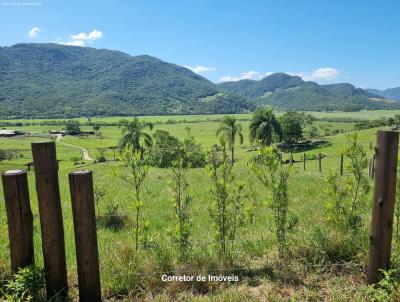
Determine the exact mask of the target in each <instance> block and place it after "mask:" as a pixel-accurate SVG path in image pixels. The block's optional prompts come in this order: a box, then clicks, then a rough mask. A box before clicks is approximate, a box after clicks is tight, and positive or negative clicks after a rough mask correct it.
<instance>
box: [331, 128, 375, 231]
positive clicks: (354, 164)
mask: <svg viewBox="0 0 400 302" xmlns="http://www.w3.org/2000/svg"><path fill="white" fill-rule="evenodd" d="M347 140H348V144H347V146H346V147H345V150H344V155H345V157H346V158H348V159H349V163H348V165H347V166H346V170H347V171H349V172H350V173H351V175H350V176H345V177H342V176H339V175H338V173H337V172H334V171H331V172H330V173H329V175H328V178H327V181H328V183H329V185H330V192H329V194H330V200H329V201H328V202H327V203H326V208H327V210H328V214H327V218H328V221H329V222H331V223H332V224H333V225H335V226H336V227H339V228H342V230H343V232H347V231H352V232H354V233H357V231H358V230H359V229H360V228H361V226H362V221H363V209H364V207H365V196H366V195H367V194H368V192H369V189H370V185H369V181H368V177H367V176H366V174H365V172H364V170H365V169H366V168H367V167H368V159H367V154H366V152H365V150H364V148H363V147H362V145H361V144H360V143H359V142H358V134H357V133H353V134H351V135H347Z"/></svg>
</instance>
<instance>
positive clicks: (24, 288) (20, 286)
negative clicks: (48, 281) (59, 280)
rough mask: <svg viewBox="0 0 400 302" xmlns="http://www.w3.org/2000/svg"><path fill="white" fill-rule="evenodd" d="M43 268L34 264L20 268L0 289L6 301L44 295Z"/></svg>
mask: <svg viewBox="0 0 400 302" xmlns="http://www.w3.org/2000/svg"><path fill="white" fill-rule="evenodd" d="M44 277H45V274H44V270H43V269H41V268H37V267H35V266H30V267H25V268H22V269H20V270H19V271H18V273H16V274H15V275H14V276H13V278H12V279H11V280H10V281H8V283H7V284H6V285H5V286H4V289H0V292H1V294H2V295H3V296H4V297H5V298H6V301H15V302H17V301H31V300H33V299H38V298H39V297H41V296H43V297H44V295H43V294H44V292H43V290H44V287H45V281H44V280H45V278H44Z"/></svg>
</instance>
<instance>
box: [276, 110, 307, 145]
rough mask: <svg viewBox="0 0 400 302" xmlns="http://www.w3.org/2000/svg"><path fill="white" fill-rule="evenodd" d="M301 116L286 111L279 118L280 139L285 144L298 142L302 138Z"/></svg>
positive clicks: (294, 112)
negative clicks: (280, 127)
mask: <svg viewBox="0 0 400 302" xmlns="http://www.w3.org/2000/svg"><path fill="white" fill-rule="evenodd" d="M301 117H302V114H301V113H298V112H296V111H287V112H286V113H285V114H284V115H283V116H282V117H281V118H280V122H281V125H282V139H283V141H284V142H285V143H287V144H292V143H296V142H298V141H299V140H300V139H301V138H302V137H303V127H302V119H301Z"/></svg>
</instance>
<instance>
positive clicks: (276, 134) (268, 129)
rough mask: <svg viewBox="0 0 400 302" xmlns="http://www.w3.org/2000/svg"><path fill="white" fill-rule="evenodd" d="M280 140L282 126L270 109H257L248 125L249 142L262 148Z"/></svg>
mask: <svg viewBox="0 0 400 302" xmlns="http://www.w3.org/2000/svg"><path fill="white" fill-rule="evenodd" d="M281 139H282V126H281V124H280V123H279V121H278V120H277V118H276V117H275V115H274V113H273V111H272V109H271V108H268V107H264V108H259V109H257V110H256V111H255V112H254V114H253V117H252V120H251V123H250V141H251V143H254V142H255V143H257V144H259V145H261V146H263V147H265V146H269V145H271V144H272V143H274V142H279V141H281Z"/></svg>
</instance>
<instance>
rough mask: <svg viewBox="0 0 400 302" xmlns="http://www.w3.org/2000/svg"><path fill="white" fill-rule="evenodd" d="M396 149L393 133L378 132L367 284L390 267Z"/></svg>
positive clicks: (373, 281) (395, 134)
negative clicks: (382, 270) (381, 270)
mask: <svg viewBox="0 0 400 302" xmlns="http://www.w3.org/2000/svg"><path fill="white" fill-rule="evenodd" d="M398 145H399V134H398V133H397V132H394V131H378V136H377V145H376V149H375V150H376V177H375V186H374V195H373V204H372V218H371V235H370V250H369V265H368V282H369V283H371V284H372V283H376V282H378V281H379V280H380V278H381V273H380V272H379V270H380V269H384V270H387V269H389V267H390V254H391V244H392V231H393V213H394V202H395V194H396V174H397V153H398Z"/></svg>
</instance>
